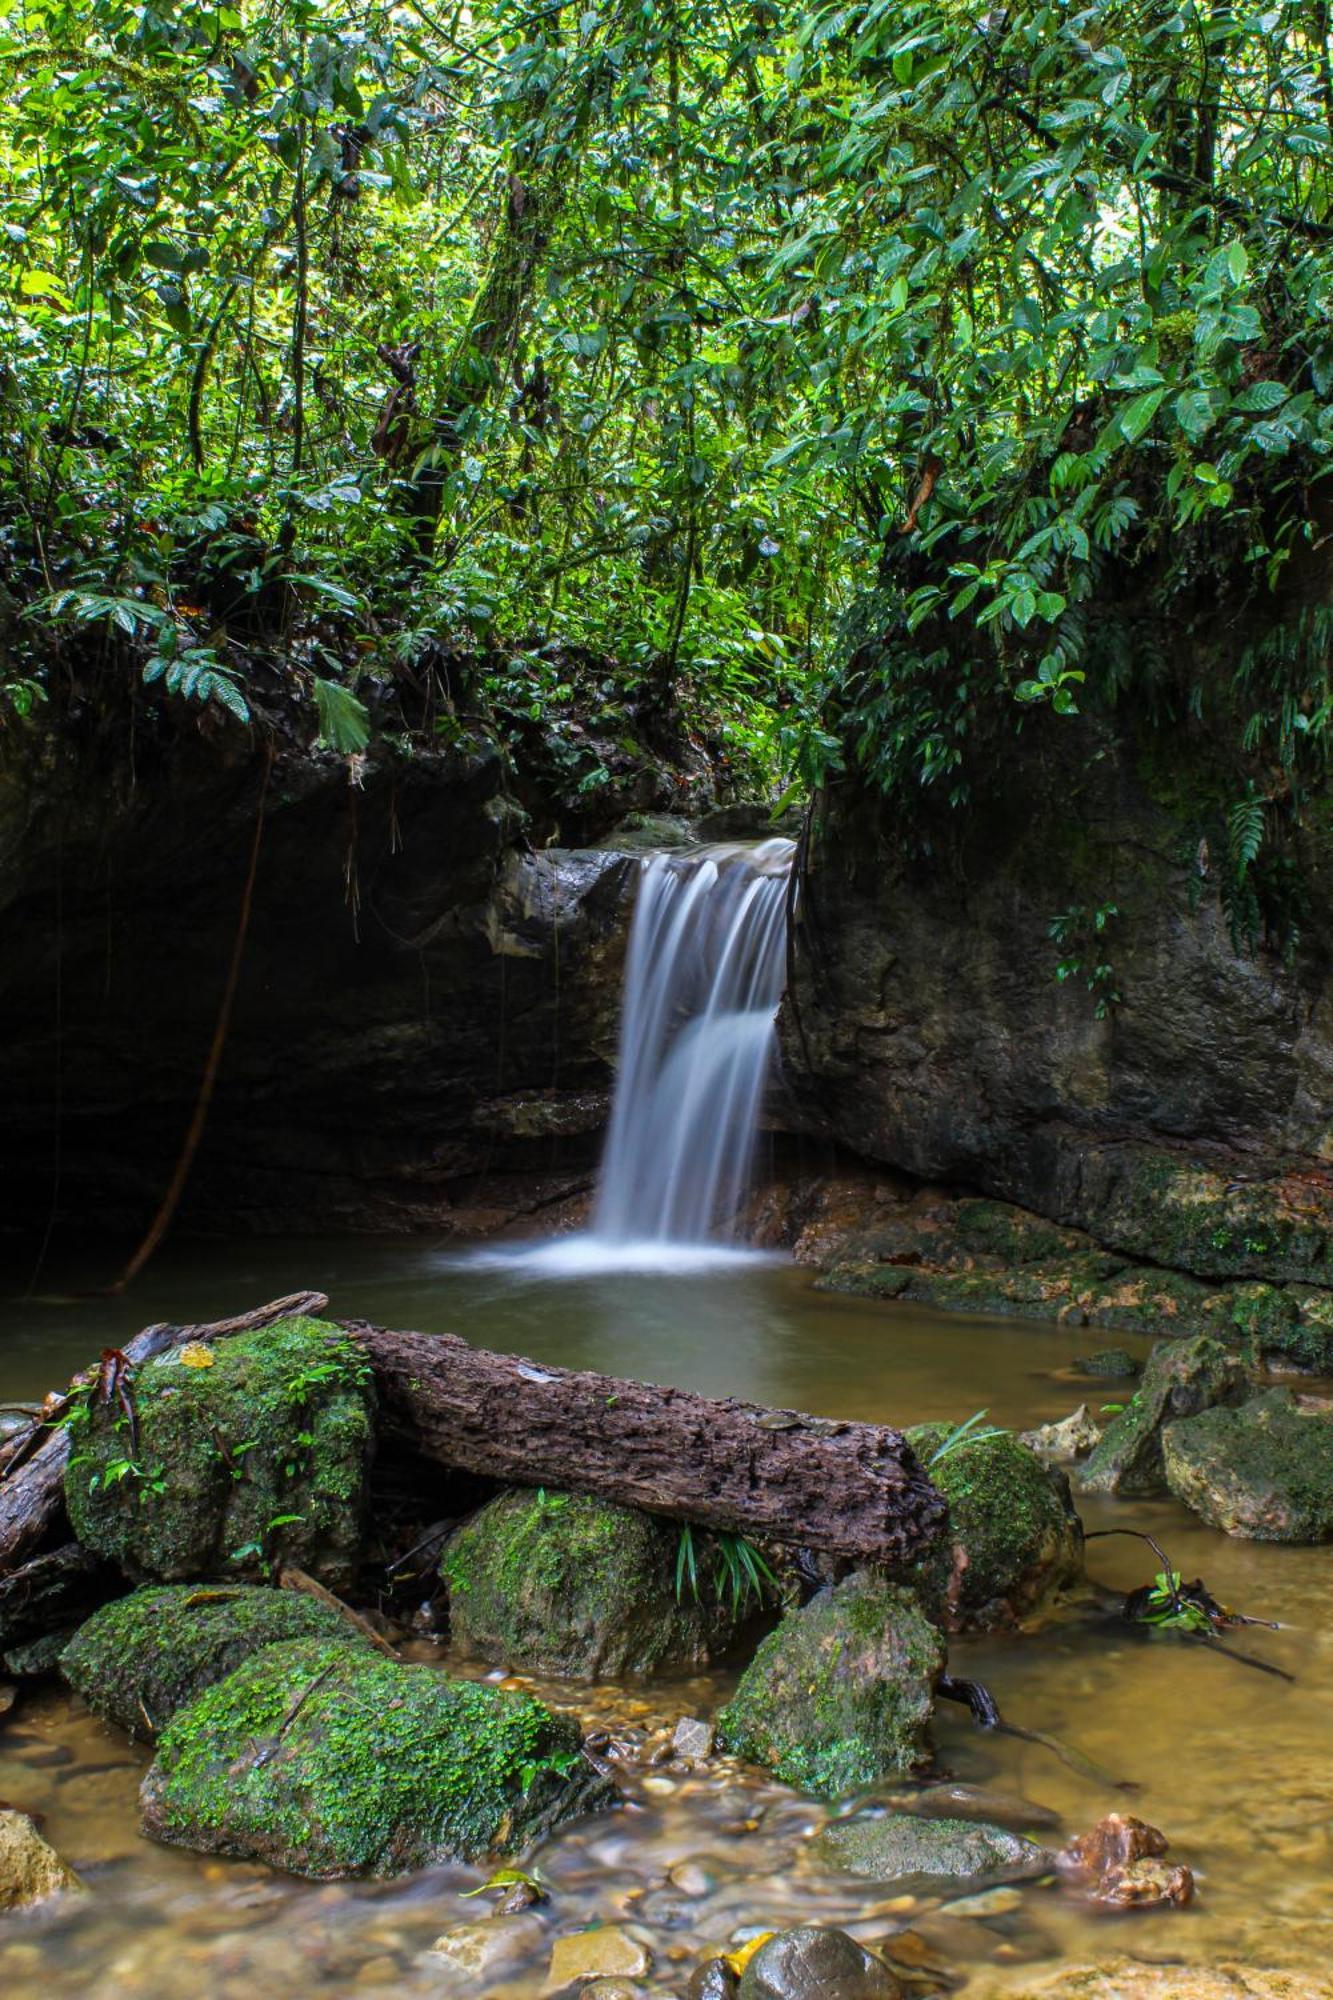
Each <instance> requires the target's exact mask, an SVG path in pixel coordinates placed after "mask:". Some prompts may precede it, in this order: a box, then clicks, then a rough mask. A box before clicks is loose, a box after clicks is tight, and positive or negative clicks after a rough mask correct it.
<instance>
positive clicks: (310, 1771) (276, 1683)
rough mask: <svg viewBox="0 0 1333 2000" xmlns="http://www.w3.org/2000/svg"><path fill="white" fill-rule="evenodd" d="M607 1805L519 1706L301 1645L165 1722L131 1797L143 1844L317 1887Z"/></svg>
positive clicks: (553, 1735) (468, 1853) (504, 1844)
mask: <svg viewBox="0 0 1333 2000" xmlns="http://www.w3.org/2000/svg"><path fill="white" fill-rule="evenodd" d="M613 1797H614V1794H613V1793H612V1792H611V1789H610V1787H609V1786H608V1785H607V1784H606V1781H605V1780H604V1779H602V1778H600V1777H598V1775H597V1774H596V1773H595V1772H594V1771H593V1769H592V1766H591V1765H590V1764H589V1763H588V1762H587V1760H586V1759H585V1758H584V1757H583V1755H582V1750H581V1738H580V1735H579V1731H578V1729H577V1727H576V1726H575V1725H574V1724H573V1723H572V1722H570V1721H568V1720H566V1719H564V1718H562V1717H558V1716H555V1715H553V1714H552V1713H551V1711H550V1710H549V1709H547V1708H545V1707H543V1706H542V1704H541V1703H540V1702H538V1701H534V1700H533V1699H532V1698H531V1697H530V1696H528V1695H525V1694H515V1693H509V1692H507V1691H503V1690H501V1689H498V1688H492V1687H483V1686H481V1685H479V1684H477V1683H476V1682H471V1681H450V1680H447V1679H446V1678H445V1677H444V1676H443V1675H442V1674H439V1673H437V1672H436V1671H435V1670H434V1669H433V1668H430V1667H425V1666H402V1665H399V1664H398V1663H397V1662H396V1661H393V1660H387V1659H384V1658H383V1657H382V1656H381V1655H379V1654H377V1653H373V1652H368V1651H364V1650H360V1649H358V1648H356V1647H354V1646H350V1645H345V1644H343V1643H342V1642H341V1641H339V1642H336V1643H333V1644H330V1643H328V1642H325V1641H320V1640H310V1639H300V1640H295V1641H293V1642H290V1643H288V1644H286V1645H281V1646H269V1647H267V1648H265V1650H264V1651H263V1652H261V1653H257V1654H255V1655H254V1657H253V1658H252V1659H250V1660H249V1661H247V1663H246V1664H245V1665H244V1666H242V1667H240V1668H238V1669H237V1671H236V1672H235V1673H233V1674H231V1675H229V1677H228V1678H227V1679H226V1680H224V1681H219V1682H218V1683H217V1684H216V1685H215V1686H213V1687H211V1688H209V1689H208V1690H207V1691H206V1692H205V1693H204V1694H202V1695H201V1696H200V1697H199V1699H198V1700H197V1701H196V1702H194V1703H192V1704H191V1706H189V1707H188V1708H184V1709H182V1710H180V1711H178V1713H177V1714H176V1716H175V1717H174V1719H173V1720H172V1722H171V1723H170V1724H169V1725H168V1727H167V1729H166V1730H165V1732H164V1734H163V1736H162V1739H161V1742H160V1744H159V1746H158V1753H157V1759H156V1761H155V1763H154V1764H153V1766H152V1768H151V1769H150V1771H149V1772H148V1775H147V1777H146V1778H145V1779H144V1783H143V1788H142V1791H141V1794H140V1801H141V1804H142V1807H143V1819H144V1829H145V1831H146V1832H148V1833H150V1834H151V1835H153V1837H154V1838H155V1839H158V1840H162V1841H166V1842H168V1843H169V1844H171V1845H173V1846H177V1847H193V1848H198V1849H201V1850H202V1851H203V1852H205V1853H212V1854H239V1855H246V1856H250V1857H252V1858H253V1859H255V1860H258V1861H263V1862H266V1863H267V1864H268V1865H269V1866H270V1867H273V1868H280V1869H282V1870H284V1871H285V1872H286V1873H288V1874H292V1875H307V1876H312V1877H314V1878H316V1879H318V1880H324V1879H326V1878H330V1877H336V1876H348V1875H395V1874H402V1873H405V1872H407V1871H409V1870H411V1869H414V1868H423V1867H427V1866H429V1865H430V1864H431V1863H433V1862H438V1861H444V1860H450V1859H455V1860H478V1859H480V1858H481V1857H482V1856H484V1855H487V1854H492V1853H495V1854H500V1853H513V1852H517V1851H518V1850H519V1849H521V1848H523V1847H525V1846H527V1845H528V1843H529V1842H531V1841H532V1840H535V1839H537V1838H538V1837H539V1836H541V1835H544V1834H545V1833H548V1832H549V1831H550V1830H551V1829H552V1828H554V1827H556V1826H559V1825H560V1824H561V1823H562V1822H563V1821H565V1820H567V1819H570V1818H572V1817H573V1816H574V1815H576V1814H578V1813H581V1812H585V1811H589V1810H595V1809H597V1808H599V1807H601V1806H603V1805H606V1804H608V1803H610V1802H611V1800H612V1799H613Z"/></svg>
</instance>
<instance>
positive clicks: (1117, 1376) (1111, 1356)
mask: <svg viewBox="0 0 1333 2000" xmlns="http://www.w3.org/2000/svg"><path fill="white" fill-rule="evenodd" d="M1074 1367H1075V1368H1076V1370H1077V1371H1078V1373H1079V1374H1080V1375H1092V1376H1107V1377H1109V1378H1110V1379H1111V1380H1112V1381H1128V1380H1129V1379H1130V1377H1131V1376H1134V1375H1137V1374H1138V1373H1139V1364H1138V1362H1137V1361H1136V1360H1135V1359H1134V1357H1133V1355H1132V1354H1130V1353H1129V1352H1128V1351H1127V1350H1126V1349H1125V1348H1123V1347H1100V1348H1098V1350H1097V1352H1096V1353H1095V1354H1081V1355H1080V1356H1079V1357H1078V1359H1077V1360H1076V1361H1075V1363H1074Z"/></svg>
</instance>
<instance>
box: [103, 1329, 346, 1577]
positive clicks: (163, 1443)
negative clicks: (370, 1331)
mask: <svg viewBox="0 0 1333 2000" xmlns="http://www.w3.org/2000/svg"><path fill="white" fill-rule="evenodd" d="M129 1395H130V1397H131V1400H132V1403H133V1408H134V1416H135V1421H134V1425H133V1426H131V1424H130V1421H129V1418H128V1416H127V1415H126V1413H125V1411H124V1410H123V1409H122V1408H121V1406H120V1404H119V1402H118V1401H117V1400H116V1399H114V1398H112V1399H111V1400H109V1401H102V1400H100V1399H92V1400H88V1401H86V1402H85V1403H84V1404H83V1405H82V1407H81V1408H80V1409H79V1410H78V1411H77V1412H76V1415H75V1418H74V1421H73V1424H72V1427H71V1433H70V1445H71V1451H70V1461H69V1467H68V1470H67V1471H66V1474H65V1498H66V1503H67V1505H68V1508H69V1516H70V1521H71V1523H72V1525H73V1528H74V1532H75V1535H76V1536H77V1538H78V1540H79V1541H80V1542H81V1543H82V1544H83V1545H84V1547H85V1548H89V1549H93V1550H96V1551H97V1552H98V1553H99V1554H101V1555H105V1556H109V1557H111V1558H112V1559H113V1560H114V1561H115V1562H117V1563H118V1564H119V1565H120V1567H121V1568H122V1569H123V1570H124V1571H125V1572H126V1574H127V1575H129V1576H131V1577H133V1578H135V1579H136V1580H140V1581H153V1582H163V1583H171V1582H176V1581H180V1580H183V1579H186V1578H197V1577H209V1576H225V1577H230V1578H233V1579H235V1578H244V1577H254V1576H262V1575H266V1574H268V1573H270V1572H271V1571H272V1570H273V1569H274V1568H276V1567H277V1566H279V1565H280V1564H282V1563H290V1564H292V1565H294V1566H295V1567H297V1568H300V1569H304V1570H306V1571H308V1572H309V1574H310V1575H312V1576H315V1577H318V1578H319V1579H320V1581H321V1582H323V1583H326V1584H328V1585H329V1586H330V1588H332V1589H334V1590H342V1589H346V1588H347V1587H348V1586H349V1585H350V1584H351V1582H352V1581H353V1579H354V1577H355V1573H356V1566H357V1562H358V1559H359V1555H360V1548H361V1538H362V1529H363V1524H364V1514H365V1506H366V1481H367V1473H368V1469H369V1462H370V1455H371V1449H372V1445H373V1440H374V1433H373V1425H372V1415H373V1391H372V1389H371V1385H370V1371H369V1367H368V1364H367V1362H366V1358H365V1356H364V1354H363V1353H362V1352H361V1350H360V1349H359V1348H358V1347H357V1346H356V1344H355V1342H354V1341H352V1340H350V1339H349V1338H348V1336H347V1335H346V1334H345V1333H344V1332H343V1331H342V1329H341V1328H339V1327H336V1326H332V1325H330V1324H328V1323H326V1322H325V1321H322V1320H313V1319H299V1318H298V1319H289V1320H282V1321H280V1322H279V1323H278V1324H277V1325H276V1326H269V1327H263V1328H260V1329H258V1330H257V1331H255V1332H253V1333H244V1334H236V1335H234V1336H232V1337H230V1338H228V1339H225V1340H219V1341H218V1342H217V1343H216V1345H205V1344H203V1343H194V1344H193V1345H192V1346H190V1347H185V1348H176V1349H172V1350H171V1351H169V1352H168V1353H166V1354H162V1355H159V1356H158V1357H157V1358H156V1359H155V1360H153V1361H149V1362H146V1363H145V1364H144V1366H143V1367H142V1368H140V1369H139V1370H138V1371H137V1373H136V1374H135V1376H134V1377H133V1379H132V1383H131V1385H130V1387H129Z"/></svg>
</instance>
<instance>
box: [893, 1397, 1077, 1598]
mask: <svg viewBox="0 0 1333 2000" xmlns="http://www.w3.org/2000/svg"><path fill="white" fill-rule="evenodd" d="M950 1429H951V1426H950V1425H948V1424H918V1425H916V1426H915V1427H914V1428H913V1429H911V1430H909V1431H908V1433H907V1438H908V1442H909V1443H910V1444H911V1445H912V1447H913V1449H914V1450H915V1452H916V1454H917V1456H918V1458H920V1460H921V1462H922V1464H923V1465H924V1466H925V1468H926V1470H927V1472H928V1473H929V1474H930V1477H931V1479H932V1480H933V1481H934V1482H935V1484H936V1486H938V1487H939V1489H940V1491H941V1492H942V1493H943V1494H944V1496H945V1498H946V1499H947V1500H948V1502H949V1520H950V1524H951V1528H952V1546H948V1545H946V1546H944V1547H942V1548H940V1549H939V1550H937V1551H936V1552H935V1553H934V1554H933V1555H932V1556H931V1557H929V1558H928V1559H927V1564H926V1567H925V1569H924V1570H923V1572H922V1574H921V1578H920V1586H921V1588H922V1591H923V1594H924V1597H925V1601H926V1603H927V1605H928V1607H929V1608H931V1609H935V1608H936V1607H937V1606H942V1607H943V1608H944V1610H945V1613H946V1615H947V1618H948V1621H949V1623H950V1625H951V1626H952V1627H953V1628H954V1629H955V1630H965V1629H969V1628H980V1627H987V1626H995V1625H1007V1624H1013V1623H1015V1622H1016V1621H1017V1620H1018V1619H1020V1618H1022V1617H1023V1616H1024V1615H1025V1614H1026V1613H1027V1612H1029V1611H1031V1610H1032V1609H1033V1608H1034V1607H1035V1606H1036V1605H1037V1604H1039V1603H1040V1602H1041V1600H1042V1598H1044V1597H1045V1596H1047V1595H1048V1594H1049V1593H1050V1592H1051V1591H1053V1590H1057V1589H1061V1588H1063V1587H1065V1586H1066V1585H1068V1584H1071V1583H1073V1582H1075V1581H1076V1580H1077V1579H1078V1577H1079V1576H1081V1575H1082V1571H1083V1529H1082V1525H1081V1523H1080V1521H1079V1518H1078V1515H1077V1513H1076V1512H1075V1511H1074V1506H1073V1502H1072V1501H1071V1500H1070V1497H1069V1482H1068V1480H1067V1479H1066V1478H1065V1475H1064V1474H1063V1473H1062V1472H1060V1471H1058V1470H1057V1469H1056V1468H1054V1467H1051V1466H1047V1465H1044V1464H1043V1463H1042V1461H1041V1460H1040V1459H1039V1458H1038V1457H1037V1456H1036V1454H1035V1452H1031V1451H1029V1450H1028V1448H1027V1446H1026V1445H1023V1444H1020V1443H1019V1441H1018V1439H1017V1438H1016V1437H1012V1436H1010V1435H1009V1433H1008V1432H1004V1433H1003V1434H1002V1435H1001V1436H999V1437H991V1438H988V1437H984V1436H979V1437H976V1438H969V1439H964V1441H963V1442H962V1443H961V1444H960V1445H958V1446H956V1447H955V1448H954V1449H953V1450H951V1451H949V1452H947V1453H946V1454H945V1456H944V1457H943V1458H940V1459H936V1458H935V1453H936V1452H937V1451H938V1450H939V1449H940V1446H941V1445H942V1444H943V1443H944V1441H945V1439H946V1438H947V1437H948V1436H949V1433H950ZM959 1552H961V1555H962V1557H963V1558H964V1560H963V1561H960V1560H959Z"/></svg>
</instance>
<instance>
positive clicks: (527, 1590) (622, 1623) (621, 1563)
mask: <svg viewBox="0 0 1333 2000" xmlns="http://www.w3.org/2000/svg"><path fill="white" fill-rule="evenodd" d="M680 1549H681V1530H680V1527H679V1524H678V1523H676V1522H674V1521H663V1520H661V1519H659V1518H657V1517H656V1516H654V1515H651V1514H643V1513H639V1512H636V1511H635V1510H633V1509H631V1508H628V1507H613V1506H610V1505H608V1504H607V1503H606V1502H605V1501H602V1500H594V1499H592V1498H590V1497H588V1496H586V1495H583V1494H573V1493H542V1492H514V1493H504V1494H501V1495H500V1497H499V1498H498V1499H496V1500H492V1501H490V1502H489V1503H488V1505H486V1506H485V1507H483V1508H482V1509H481V1511H480V1513H478V1514H477V1515H475V1516H474V1517H473V1519H472V1520H471V1521H469V1522H468V1523H467V1524H466V1525H465V1526H464V1527H463V1528H461V1529H460V1530H459V1531H458V1533H457V1534H456V1535H454V1536H453V1538H452V1539H451V1541H450V1542H449V1545H448V1547H447V1548H446V1550H445V1552H444V1556H443V1558H442V1560H441V1564H440V1569H441V1574H442V1575H443V1577H444V1579H445V1582H446V1583H447V1584H448V1587H449V1617H450V1625H451V1629H452V1632H453V1636H454V1638H455V1639H456V1640H457V1641H458V1643H459V1644H460V1645H462V1646H464V1647H466V1648H467V1649H468V1650H469V1651H471V1652H473V1653H476V1654H478V1655H480V1656H481V1657H482V1658H483V1659H489V1660H499V1661H505V1662H507V1663H509V1664H512V1665H513V1666H515V1667H523V1668H537V1669H539V1670H540V1671H543V1672H546V1673H554V1674H569V1675H573V1676H576V1677H579V1678H582V1679H589V1680H591V1679H597V1678H602V1677H606V1678H613V1679H615V1678H620V1677H622V1676H624V1675H627V1674H628V1675H644V1674H650V1673H653V1672H657V1671H660V1670H662V1669H664V1668H673V1667H701V1666H706V1665H708V1664H709V1662H710V1661H713V1660H715V1659H718V1658H720V1657H722V1656H723V1655H725V1654H726V1653H727V1652H728V1651H729V1650H730V1649H731V1647H732V1646H733V1645H734V1644H735V1641H736V1637H737V1632H738V1630H739V1628H740V1625H741V1623H742V1622H743V1620H744V1618H745V1615H746V1606H745V1605H744V1604H742V1605H740V1606H739V1607H738V1606H736V1605H735V1603H734V1602H733V1599H732V1596H731V1594H730V1593H729V1592H728V1591H727V1589H726V1587H725V1579H723V1578H720V1575H719V1567H718V1560H717V1548H716V1544H715V1543H714V1541H713V1539H712V1538H711V1537H710V1536H708V1535H706V1534H704V1533H702V1532H701V1531H699V1530H698V1529H696V1530H694V1531H693V1535H692V1550H693V1557H694V1569H693V1577H694V1580H693V1582H692V1581H691V1580H690V1575H689V1565H688V1563H686V1564H685V1565H682V1563H681V1560H680Z"/></svg>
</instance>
